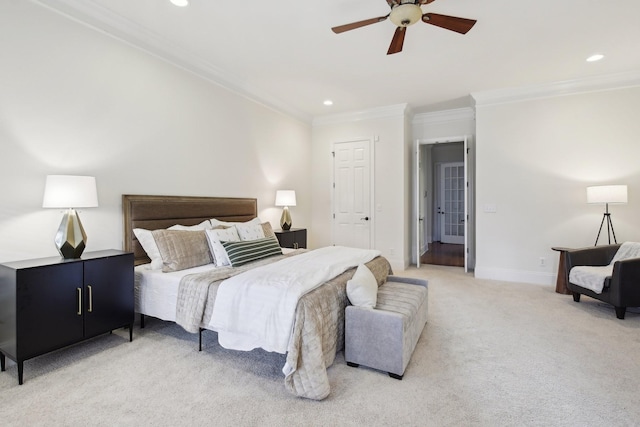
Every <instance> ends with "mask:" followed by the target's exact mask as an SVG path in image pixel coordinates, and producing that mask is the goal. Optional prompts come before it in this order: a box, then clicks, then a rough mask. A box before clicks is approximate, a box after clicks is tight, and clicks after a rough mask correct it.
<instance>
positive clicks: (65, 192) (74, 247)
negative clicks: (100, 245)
mask: <svg viewBox="0 0 640 427" xmlns="http://www.w3.org/2000/svg"><path fill="white" fill-rule="evenodd" d="M42 207H43V208H58V209H61V208H62V209H67V211H66V212H65V214H64V216H63V217H62V222H61V223H60V227H59V228H58V232H57V233H56V236H55V239H54V241H55V244H56V247H57V248H58V252H60V255H62V256H63V257H64V258H67V259H70V258H80V256H81V255H82V252H83V251H84V249H85V247H86V245H87V234H86V233H85V231H84V228H83V227H82V223H81V222H80V217H79V216H78V213H77V212H76V210H75V208H96V207H98V191H97V189H96V179H95V178H94V177H92V176H76V175H48V176H47V180H46V182H45V186H44V197H43V200H42Z"/></svg>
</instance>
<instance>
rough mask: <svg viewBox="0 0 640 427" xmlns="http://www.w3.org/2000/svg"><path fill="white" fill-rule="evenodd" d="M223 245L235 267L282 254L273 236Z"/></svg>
mask: <svg viewBox="0 0 640 427" xmlns="http://www.w3.org/2000/svg"><path fill="white" fill-rule="evenodd" d="M222 246H223V247H224V249H225V250H226V251H227V256H228V257H229V261H230V262H231V265H232V266H233V267H237V266H239V265H243V264H246V263H248V262H251V261H257V260H259V259H262V258H267V257H270V256H274V255H282V249H280V245H278V241H277V240H275V239H273V238H272V237H265V238H263V239H256V240H245V241H240V242H222ZM374 280H375V279H374Z"/></svg>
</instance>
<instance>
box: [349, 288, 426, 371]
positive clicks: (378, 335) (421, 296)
mask: <svg viewBox="0 0 640 427" xmlns="http://www.w3.org/2000/svg"><path fill="white" fill-rule="evenodd" d="M427 297H428V285H427V281H426V280H421V279H413V278H407V277H398V276H389V277H388V279H387V282H386V283H384V284H383V285H382V286H380V287H379V288H378V293H377V302H376V305H375V308H365V307H359V306H354V305H349V306H347V308H346V311H345V350H344V356H345V360H346V362H347V364H348V365H349V366H354V367H358V366H359V365H364V366H368V367H370V368H374V369H379V370H381V371H386V372H388V373H389V376H391V377H392V378H396V379H400V380H401V379H402V376H403V375H404V371H405V369H406V368H407V365H408V364H409V359H410V358H411V355H412V354H413V350H414V349H415V347H416V344H417V342H418V339H419V338H420V335H421V333H422V330H423V329H424V325H425V324H426V323H427V302H428V298H427Z"/></svg>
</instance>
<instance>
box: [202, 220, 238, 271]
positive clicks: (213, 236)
mask: <svg viewBox="0 0 640 427" xmlns="http://www.w3.org/2000/svg"><path fill="white" fill-rule="evenodd" d="M205 233H207V241H208V242H209V249H211V253H212V254H213V259H215V263H216V266H218V267H222V266H225V265H230V264H231V262H230V261H229V257H228V256H227V252H226V251H225V250H224V247H223V246H222V242H238V241H240V236H238V231H237V230H236V227H234V226H233V227H228V228H215V229H213V230H206V231H205Z"/></svg>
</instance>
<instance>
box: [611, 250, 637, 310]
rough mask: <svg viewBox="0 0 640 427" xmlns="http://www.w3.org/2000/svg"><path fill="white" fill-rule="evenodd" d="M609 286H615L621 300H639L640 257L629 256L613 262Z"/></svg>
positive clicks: (635, 302) (635, 301)
mask: <svg viewBox="0 0 640 427" xmlns="http://www.w3.org/2000/svg"><path fill="white" fill-rule="evenodd" d="M611 287H612V288H614V287H615V288H617V289H615V291H616V292H618V293H619V295H620V298H621V300H622V301H630V302H631V301H634V304H638V302H639V301H640V258H630V259H625V260H622V261H617V262H616V263H615V264H613V274H612V275H611Z"/></svg>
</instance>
